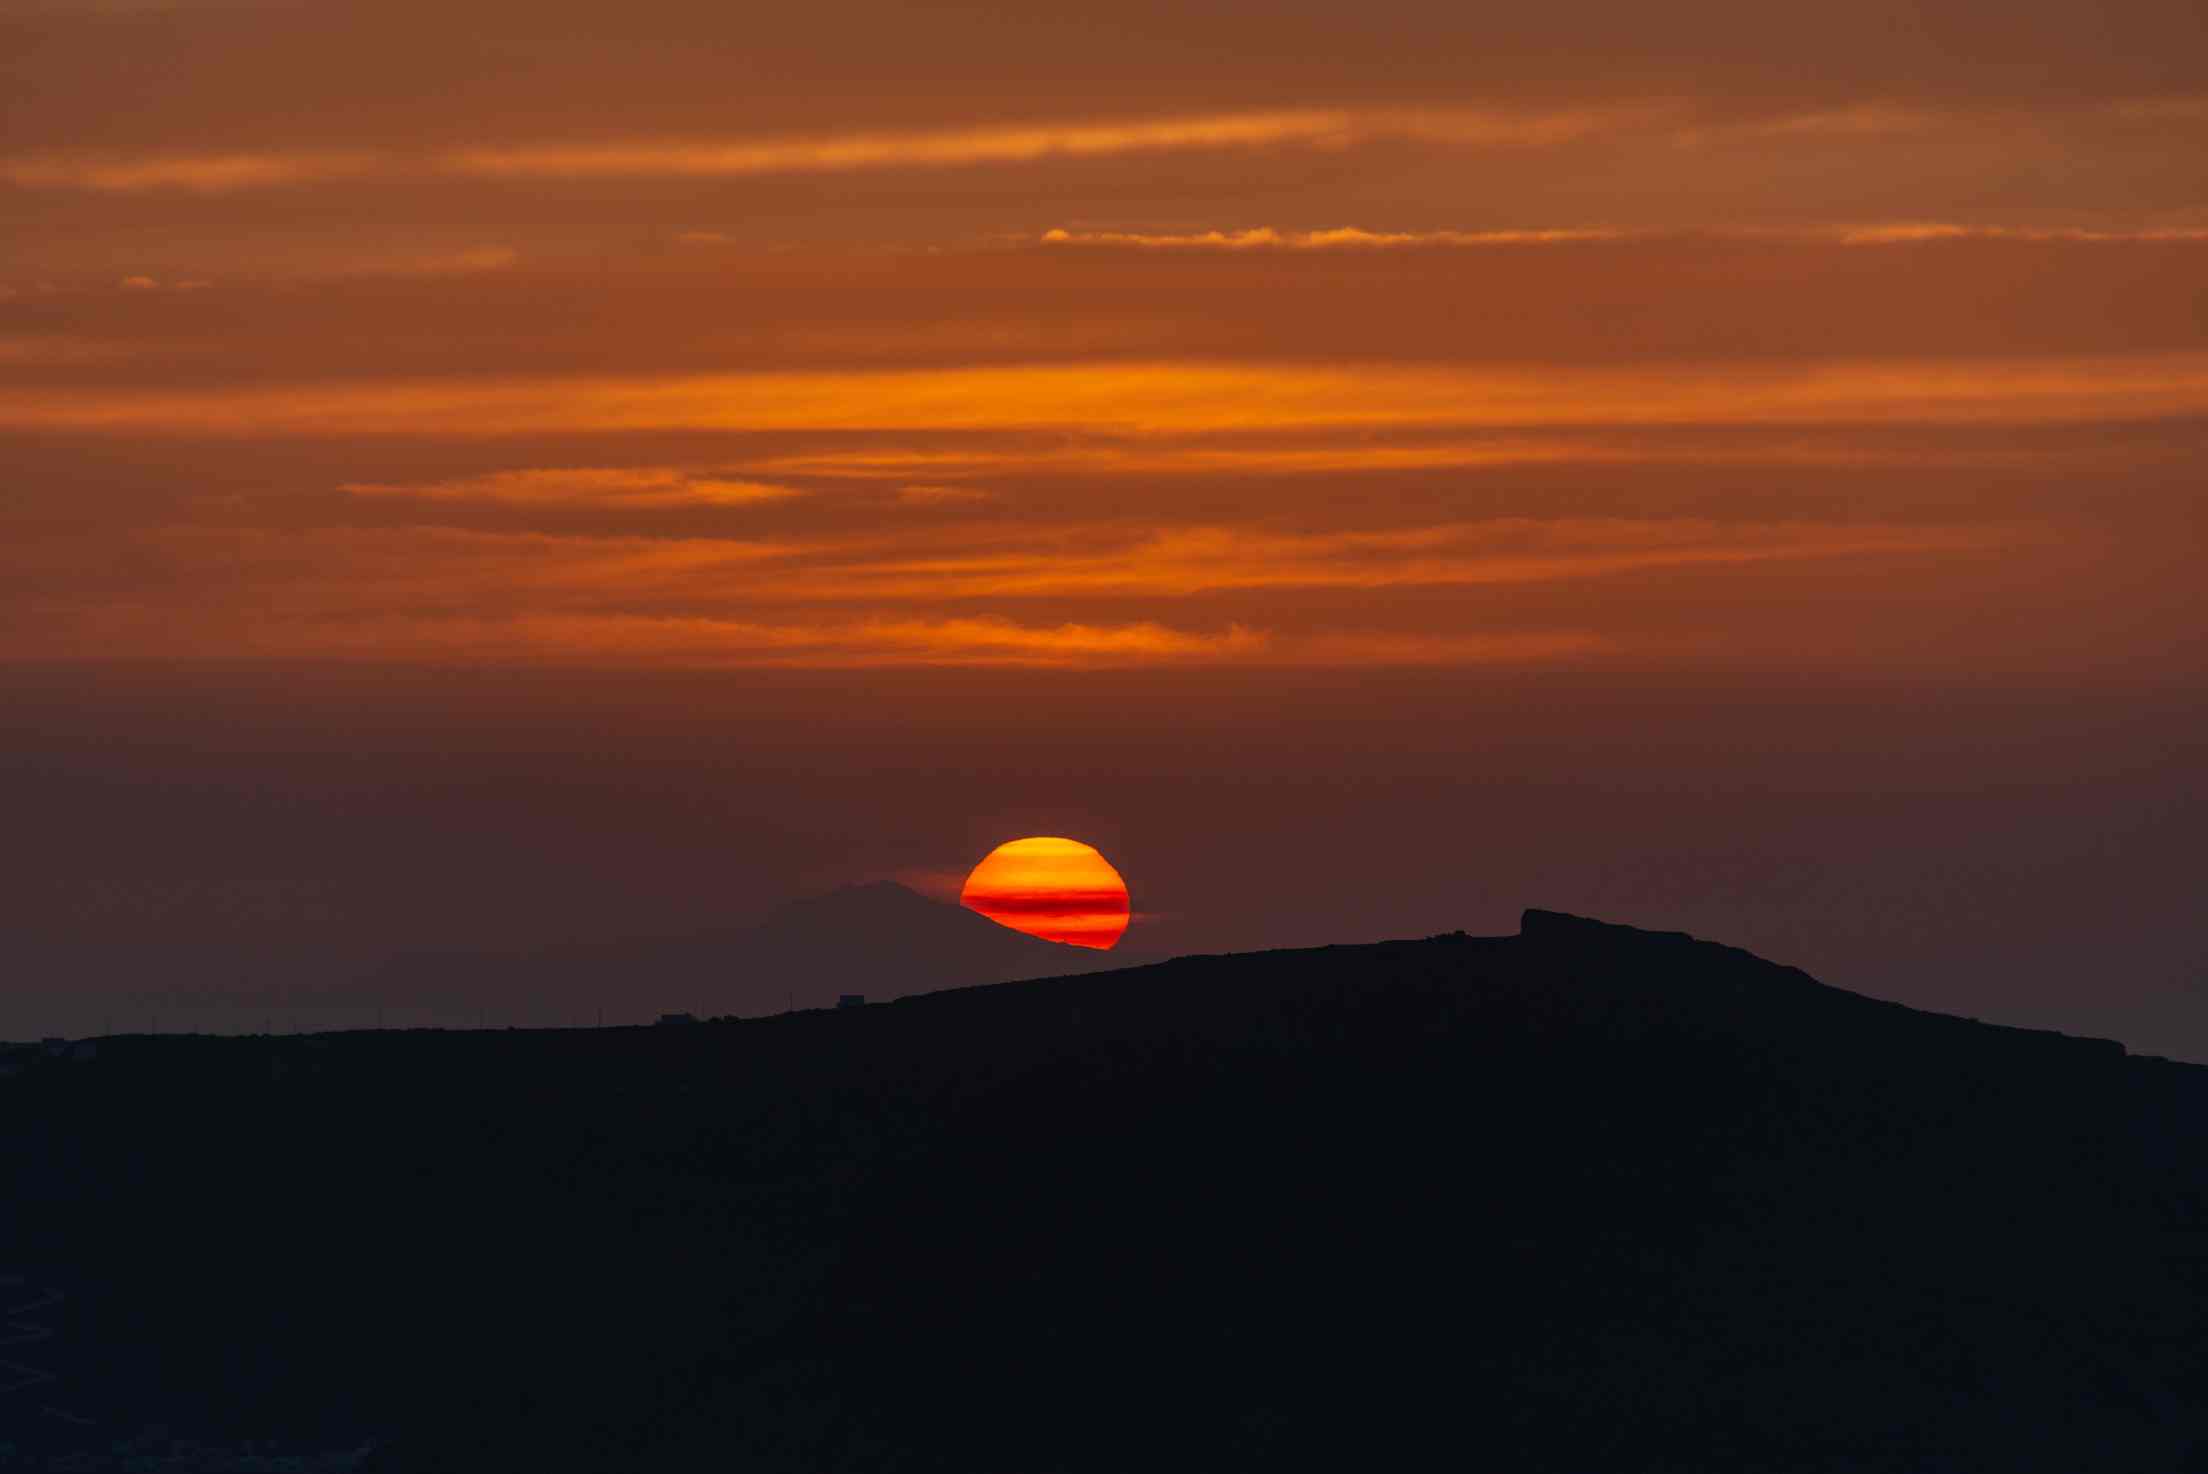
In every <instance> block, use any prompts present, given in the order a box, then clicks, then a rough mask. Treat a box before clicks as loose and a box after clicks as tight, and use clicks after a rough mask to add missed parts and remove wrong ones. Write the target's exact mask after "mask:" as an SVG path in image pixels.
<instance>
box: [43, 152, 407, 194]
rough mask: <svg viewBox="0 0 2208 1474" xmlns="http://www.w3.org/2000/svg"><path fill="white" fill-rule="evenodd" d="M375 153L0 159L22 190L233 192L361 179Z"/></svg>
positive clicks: (377, 165)
mask: <svg viewBox="0 0 2208 1474" xmlns="http://www.w3.org/2000/svg"><path fill="white" fill-rule="evenodd" d="M382 167H383V160H382V159H381V158H380V156H378V155H376V154H371V153H344V152H339V153H331V152H300V153H220V154H158V153H157V154H142V155H121V156H116V155H108V156H101V155H92V154H66V153H64V154H39V155H33V156H30V157H27V158H17V159H9V160H4V161H0V179H5V180H7V181H8V182H9V183H11V184H14V185H16V186H18V187H20V188H23V189H73V190H88V191H92V192H95V193H100V194H137V193H144V192H148V191H163V190H173V191H178V192H183V193H190V194H210V195H220V194H234V193H237V192H239V191H242V190H253V189H272V188H278V187H281V186H286V185H300V184H318V183H324V182H327V181H330V180H338V179H357V178H361V177H364V176H367V175H371V174H374V173H377V172H379V170H380V169H381V168H382Z"/></svg>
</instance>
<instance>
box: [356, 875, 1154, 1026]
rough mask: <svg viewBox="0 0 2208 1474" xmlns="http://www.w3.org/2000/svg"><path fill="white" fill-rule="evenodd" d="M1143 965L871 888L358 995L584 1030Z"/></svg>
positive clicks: (436, 961)
mask: <svg viewBox="0 0 2208 1474" xmlns="http://www.w3.org/2000/svg"><path fill="white" fill-rule="evenodd" d="M1144 960H1147V959H1145V958H1143V957H1142V956H1141V955H1140V954H1139V952H1137V951H1135V950H1133V949H1128V948H1121V949H1115V950H1113V951H1110V952H1099V951H1095V950H1093V949H1090V948H1086V947H1068V946H1062V945H1060V944H1058V943H1056V942H1046V941H1043V940H1041V939H1040V938H1037V937H1030V936H1026V935H1024V934H1022V933H1020V932H1016V931H1013V930H1011V929H1010V928H1008V927H1003V926H999V925H998V924H997V923H996V922H994V921H991V920H990V919H989V918H988V917H986V916H982V915H979V914H977V913H975V912H972V911H969V910H967V909H966V908H965V907H963V906H954V905H949V904H946V903H944V902H941V901H931V900H929V899H928V898H927V897H925V896H923V895H921V894H919V893H918V892H917V891H914V890H911V889H910V888H908V887H906V886H902V885H899V884H897V883H896V882H895V881H888V880H884V881H877V882H874V883H872V884H869V885H853V886H844V887H842V888H841V889H838V890H834V891H830V892H828V893H827V894H825V895H819V896H812V897H808V898H806V899H804V900H799V901H793V902H791V903H789V904H787V905H785V906H782V907H780V908H779V909H777V910H776V911H774V912H773V913H772V914H770V915H769V916H768V917H767V918H766V920H764V921H763V922H760V923H759V924H758V925H755V926H746V927H729V928H724V929H716V930H712V931H707V932H701V933H698V934H695V935H691V936H685V937H675V938H645V939H639V940H633V941H622V942H608V943H598V944H594V945H590V946H580V947H562V948H558V949H554V950H550V951H545V952H540V953H536V954H533V955H528V956H514V955H473V956H470V955H457V956H456V955H451V954H443V955H430V956H413V957H403V958H400V959H397V960H396V961H394V962H393V963H392V964H391V965H390V966H388V967H386V968H384V969H383V970H382V971H381V972H380V973H378V974H377V975H376V976H375V977H373V978H371V979H370V980H369V981H368V982H367V983H365V984H364V985H363V986H362V988H361V995H362V996H363V997H364V998H372V999H375V1000H377V1001H382V1002H389V1003H396V1004H399V1005H402V1006H405V1005H413V1006H436V1005H440V1004H450V1003H451V1002H452V1001H453V1000H455V999H461V1000H485V1003H484V1005H483V1006H486V1007H493V1008H495V1006H496V1004H495V1000H501V999H509V1000H510V999H514V998H526V999H530V1000H533V1001H543V1000H555V1001H556V1003H557V1005H558V1006H559V1008H560V1010H561V1012H562V1013H563V1014H564V1015H565V1016H566V1017H568V1018H571V1019H578V1020H584V1021H587V1020H588V1019H590V1018H591V1017H592V1016H593V1014H594V1013H595V1012H596V1011H597V1010H598V1009H601V1008H608V1006H609V1005H611V1007H610V1010H609V1011H611V1012H612V1013H613V1015H614V1016H615V1017H617V1018H618V1017H622V1016H627V1017H631V1018H652V1017H656V1016H657V1015H659V1014H660V1013H666V1012H688V1013H697V1014H700V1015H703V1016H707V1017H716V1016H721V1015H728V1014H737V1015H755V1014H765V1013H781V1012H785V1011H787V1010H788V1009H790V1008H792V1007H797V1008H817V1007H821V1006H823V1005H825V1004H830V1003H833V1002H834V1001H835V1000H836V998H837V997H838V996H839V995H841V994H844V993H861V994H865V995H866V996H868V997H869V998H872V999H877V1000H884V999H891V998H901V997H904V996H905V995H907V994H911V993H926V992H933V991H935V990H937V989H940V988H947V987H953V986H957V985H961V984H970V983H993V982H1012V981H1015V980H1018V979H1023V978H1037V977H1054V976H1065V975H1069V974H1073V973H1079V972H1094V971H1098V970H1101V969H1104V968H1113V967H1126V966H1129V965H1130V964H1131V963H1135V962H1140V961H1144ZM463 1011H465V1009H464V1008H463ZM494 1021H495V1017H494Z"/></svg>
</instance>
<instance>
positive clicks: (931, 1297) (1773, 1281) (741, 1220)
mask: <svg viewBox="0 0 2208 1474" xmlns="http://www.w3.org/2000/svg"><path fill="white" fill-rule="evenodd" d="M880 991H881V992H885V993H888V992H895V991H898V989H897V988H896V987H895V986H894V985H892V986H889V987H885V988H883V989H881V990H880ZM0 1113H4V1114H0V1120H4V1122H5V1125H4V1127H0V1131H4V1134H5V1138H6V1139H5V1141H4V1142H0V1145H4V1146H5V1148H6V1149H7V1150H6V1160H7V1162H8V1164H9V1165H8V1168H7V1170H8V1172H9V1174H10V1181H9V1183H8V1186H9V1189H10V1193H9V1201H10V1202H11V1203H20V1204H23V1205H25V1211H23V1212H21V1213H20V1214H18V1215H11V1222H10V1224H9V1227H8V1230H7V1233H8V1241H7V1244H6V1252H7V1254H8V1255H9V1256H10V1258H9V1261H8V1263H7V1264H0V1269H6V1268H8V1264H22V1265H25V1266H28V1268H27V1269H26V1270H25V1271H24V1272H26V1273H36V1274H38V1275H43V1276H44V1277H45V1279H46V1280H47V1281H49V1282H51V1283H53V1284H55V1285H57V1286H60V1287H62V1288H63V1289H65V1290H66V1291H67V1292H68V1295H69V1298H68V1299H67V1301H66V1302H65V1304H64V1305H63V1306H62V1307H59V1308H58V1309H57V1310H56V1311H50V1312H48V1322H47V1323H48V1324H49V1325H51V1326H52V1327H53V1328H54V1332H55V1334H54V1335H53V1337H52V1338H51V1339H50V1340H48V1341H47V1342H45V1343H44V1344H42V1345H41V1346H40V1347H37V1348H24V1349H23V1350H21V1351H18V1352H13V1353H11V1352H8V1351H6V1350H0V1356H8V1355H11V1354H13V1355H24V1356H27V1355H28V1354H29V1352H30V1351H31V1350H33V1349H35V1350H37V1351H38V1352H39V1354H40V1355H41V1356H42V1357H44V1358H45V1360H44V1361H42V1362H41V1363H40V1365H41V1366H42V1367H43V1368H44V1369H45V1370H47V1371H48V1372H49V1373H50V1374H51V1375H52V1377H53V1380H52V1381H51V1382H50V1383H48V1384H46V1385H44V1386H42V1387H41V1388H40V1389H39V1390H38V1396H39V1398H40V1400H41V1401H42V1402H44V1403H46V1404H50V1405H51V1406H53V1407H55V1408H58V1409H61V1410H63V1411H66V1412H68V1413H69V1414H71V1415H72V1416H73V1417H75V1418H78V1419H82V1420H83V1423H82V1424H81V1425H80V1424H77V1423H64V1422H62V1421H61V1420H59V1419H58V1418H53V1417H38V1416H26V1415H25V1410H24V1409H22V1408H20V1407H18V1408H14V1409H10V1410H9V1412H8V1416H10V1417H11V1418H12V1419H13V1420H14V1423H13V1426H14V1427H16V1428H17V1429H18V1430H19V1431H18V1433H17V1434H16V1435H15V1436H16V1439H17V1443H18V1445H19V1448H21V1449H22V1450H23V1454H22V1457H24V1458H29V1457H31V1456H32V1451H33V1450H34V1449H36V1450H58V1449H61V1448H64V1447H76V1448H86V1449H93V1448H105V1447H107V1445H108V1442H109V1441H111V1440H112V1439H113V1438H116V1437H120V1436H123V1435H124V1434H126V1433H127V1434H134V1435H135V1434H141V1433H142V1430H143V1429H144V1428H145V1427H146V1426H147V1425H151V1424H162V1425H166V1426H167V1427H168V1428H170V1429H172V1430H174V1429H189V1430H190V1432H191V1434H192V1436H193V1437H195V1438H199V1439H202V1440H204V1441H206V1442H207V1443H209V1444H212V1445H219V1446H223V1447H231V1446H235V1445H236V1444H238V1443H239V1442H240V1441H242V1440H244V1439H247V1438H257V1439H276V1440H279V1441H280V1442H281V1446H283V1447H286V1448H308V1447H319V1448H338V1447H343V1446H350V1445H351V1444H353V1443H359V1442H365V1441H369V1440H373V1442H374V1444H375V1449H374V1452H373V1453H372V1454H371V1455H370V1456H369V1457H368V1459H367V1463H368V1465H369V1466H370V1467H372V1468H374V1469H376V1470H379V1471H392V1474H416V1471H427V1470H451V1471H456V1474H457V1471H470V1474H473V1471H481V1470H487V1469H531V1470H545V1469H574V1470H585V1469H591V1470H610V1469H630V1470H652V1469H666V1470H695V1469H699V1468H729V1469H743V1470H762V1471H769V1470H771V1471H800V1470H802V1471H809V1474H810V1471H827V1470H854V1471H856V1470H905V1469H910V1470H921V1469H929V1470H944V1471H952V1470H957V1471H969V1474H985V1471H1005V1474H1011V1471H1041V1470H1095V1471H1116V1470H1135V1469H1145V1470H1149V1469H1184V1470H1192V1471H1193V1470H1218V1469H1263V1468H1279V1469H1306V1468H1308V1469H1328V1470H1335V1469H1342V1468H1355V1467H1373V1468H1385V1467H1420V1466H1424V1465H1425V1463H1426V1462H1427V1461H1428V1460H1429V1459H1433V1460H1440V1459H1446V1460H1448V1461H1449V1463H1450V1464H1451V1465H1452V1466H1461V1467H1487V1468H1497V1469H1544V1468H1555V1469H1559V1470H1562V1469H1602V1470H1606V1471H1636V1470H1659V1469H1662V1470H1673V1469H1676V1470H1689V1469H1696V1470H1707V1469H1714V1468H1727V1467H1735V1468H1754V1469H1759V1470H1796V1469H1798V1470H1804V1471H1807V1470H1812V1469H1815V1470H1827V1469H1890V1470H1896V1471H1899V1470H1926V1469H1940V1468H1954V1469H1977V1468H2000V1469H2004V1470H2016V1469H2047V1470H2055V1469H2063V1470H2070V1469H2076V1468H2085V1467H2091V1468H2096V1469H2137V1470H2141V1471H2144V1470H2150V1469H2151V1470H2172V1469H2183V1468H2199V1467H2208V1463H2204V1462H2203V1459H2204V1457H2208V1419H2204V1415H2203V1413H2202V1412H2201V1411H2200V1410H2201V1409H2203V1408H2208V1378H2204V1377H2203V1373H2202V1367H2201V1362H2200V1359H2199V1357H2198V1355H2197V1350H2198V1347H2199V1345H2200V1344H2201V1341H2202V1329H2203V1311H2204V1309H2208V1263H2204V1259H2203V1246H2204V1245H2203V1234H2202V1232H2201V1228H2202V1224H2203V1221H2204V1220H2203V1207H2204V1201H2208V1169H2204V1167H2203V1165H2202V1164H2203V1162H2204V1161H2208V1155H2204V1153H2203V1151H2202V1148H2203V1146H2204V1145H2208V1070H2201V1069H2198V1068H2194V1067H2189V1066H2179V1065H2172V1064H2169V1063H2167V1062H2162V1061H2155V1060H2144V1059H2135V1058H2129V1057H2127V1056H2126V1055H2125V1054H2124V1053H2123V1051H2122V1050H2121V1049H2120V1048H2119V1047H2118V1046H2116V1045H2114V1044H2110V1043H2106V1042H2102V1041H2094V1040H2080V1039H2069V1038H2064V1037H2061V1036H2056V1035H2048V1034H2041V1033H2032V1032H2026V1031H2021V1030H2013V1029H2003V1028H1997V1027H1994V1026H1990V1025H1985V1024H1979V1023H1974V1022H1970V1021H1966V1020H1961V1019H1953V1018H1947V1017H1943V1016H1938V1015H1931V1014H1925V1013H1920V1012H1915V1011H1912V1010H1909V1009H1906V1008H1902V1007H1899V1006H1897V1005H1893V1004H1887V1003H1881V1002H1876V1001H1873V1000H1870V999H1866V998H1862V997H1859V996H1856V995H1852V994H1849V993H1845V992H1841V991H1839V990H1836V989H1832V988H1827V987H1824V986H1821V985H1819V984H1818V983H1816V982H1815V981H1814V980H1812V979H1810V978H1808V977H1807V976H1805V975H1803V974H1801V973H1799V972H1796V971H1793V970H1791V969H1787V968H1783V967H1778V966H1774V965H1772V964H1770V963H1766V962H1763V961H1760V960H1758V959H1756V958H1754V957H1752V956H1749V955H1747V954H1745V953H1742V952H1738V951H1734V950H1732V949H1728V948H1724V947H1720V946H1715V945H1711V944H1708V943H1704V942H1698V941H1694V940H1692V939H1690V938H1687V937H1684V936H1677V935H1670V934H1657V933H1648V932H1638V931H1631V930H1628V929H1625V928H1615V927H1606V926H1602V925H1600V924H1597V923H1592V922H1586V921H1580V920H1576V919H1573V918H1569V917H1561V916H1556V915H1552V914H1549V913H1542V912H1531V913H1528V915H1527V918H1526V923H1525V927H1524V929H1523V931H1522V932H1521V934H1520V935H1518V936H1515V937H1502V938H1478V937H1466V936H1462V935H1456V936H1446V937H1437V938H1432V939H1428V940H1425V941H1415V942H1399V943H1386V944H1379V945H1373V946H1357V947H1333V948H1322V949H1318V950H1313V951H1301V952H1277V953H1264V954H1249V955H1238V956H1227V957H1205V958H1184V959H1180V960H1178V961H1174V962H1169V963H1163V964H1159V965H1156V966H1152V967H1145V968H1139V969H1135V970H1131V971H1123V972H1115V973H1104V974H1096V975H1091V976H1085V977H1077V978H1061V979H1054V980H1050V981H1045V982H1035V983H1016V984H1005V985H999V986H993V987H981V988H971V989H963V990H958V991H952V992H943V993H935V994H931V995H927V996H921V997H912V998H907V999H904V1000H903V1001H900V1002H896V1003H893V1004H888V1005H879V1006H870V1007H867V1008H864V1009H854V1010H849V1011H843V1012H817V1013H808V1014H796V1015H791V1016H786V1017H781V1018H772V1019H763V1020H755V1021H749V1022H743V1023H732V1024H725V1025H700V1026H694V1027H667V1028H653V1029H632V1030H608V1031H573V1032H567V1033H534V1034H532V1033H522V1032H513V1033H503V1032H502V1033H491V1034H362V1035H341V1036H325V1037H321V1038H313V1039H279V1040H265V1039H247V1040H224V1039H126V1040H119V1041H108V1042H105V1043H103V1044H102V1045H101V1047H100V1050H99V1053H98V1057H97V1058H96V1059H94V1060H90V1061H85V1062H77V1063H73V1062H71V1061H69V1060H67V1059H45V1058H43V1057H42V1058H40V1059H39V1060H38V1061H37V1062H36V1063H35V1064H34V1065H33V1066H32V1067H31V1068H28V1069H26V1070H24V1071H23V1072H22V1073H20V1074H19V1075H18V1076H16V1077H15V1078H13V1079H10V1080H4V1081H0ZM9 1395H10V1394H0V1398H4V1397H6V1396H9ZM5 1407H7V1404H6V1403H5V1402H0V1408H5ZM38 1456H39V1457H44V1456H45V1455H44V1454H43V1453H41V1454H39V1455H38ZM2188 1461H2190V1462H2188ZM117 1467H120V1466H119V1465H118V1466H117Z"/></svg>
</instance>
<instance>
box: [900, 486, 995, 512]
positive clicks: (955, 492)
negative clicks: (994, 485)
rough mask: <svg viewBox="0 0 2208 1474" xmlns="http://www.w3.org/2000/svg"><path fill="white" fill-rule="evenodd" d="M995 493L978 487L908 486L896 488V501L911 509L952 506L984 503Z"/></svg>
mask: <svg viewBox="0 0 2208 1474" xmlns="http://www.w3.org/2000/svg"><path fill="white" fill-rule="evenodd" d="M995 495H996V494H995V493H994V492H990V491H984V490H983V489H982V488H980V487H978V486H929V485H910V486H900V487H898V488H897V500H899V501H901V502H903V503H904V504H905V505H907V506H911V507H943V506H954V505H957V504H959V503H962V502H986V501H991V500H994V499H995Z"/></svg>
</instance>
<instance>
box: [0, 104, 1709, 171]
mask: <svg viewBox="0 0 2208 1474" xmlns="http://www.w3.org/2000/svg"><path fill="white" fill-rule="evenodd" d="M1679 111H1680V108H1679V105H1677V104H1674V103H1663V102H1652V103H1630V104H1623V105H1615V106H1602V107H1579V108H1561V109H1554V108H1552V109H1522V110H1508V109H1484V110H1483V109H1466V108H1425V109H1403V108H1393V109H1370V108H1325V107H1318V108H1287V109H1273V110H1267V111H1252V112H1228V113H1201V114H1187V115H1175V116H1167V117H1147V118H1142V117H1137V118H1119V119H1099V120H1091V121H1080V120H1056V121H1036V122H1031V123H1015V124H991V125H985V126H944V127H934V128H908V129H895V130H866V131H849V132H835V133H815V134H802V135H785V136H755V137H740V138H646V139H608V140H603V141H597V142H588V143H567V142H563V143H550V142H528V141H523V142H516V143H509V144H493V145H480V146H469V147H463V148H452V149H446V150H442V151H434V150H433V151H418V152H411V153H408V152H397V151H389V150H380V151H369V150H353V151H342V150H296V151H290V150H269V151H252V152H247V151H228V152H221V153H206V154H183V153H148V154H136V155H131V154H96V153H46V154H36V155H30V156H21V157H17V158H14V159H8V160H4V161H0V178H4V179H6V180H8V181H9V182H11V183H13V184H16V185H18V186H20V187H22V188H25V189H70V190H89V191H95V192H100V193H110V194H125V193H141V192H149V191H182V192H191V193H198V194H230V193H236V192H240V191H244V190H254V189H273V188H282V187H287V186H299V185H309V184H322V183H329V182H333V181H340V180H349V179H360V178H366V177H373V176H424V175H445V176H458V177H463V178H495V179H542V180H558V179H589V178H744V177H758V176H769V175H801V174H842V173H850V172H853V171H857V170H870V169H911V168H925V169H946V168H970V167H974V166H980V165H993V164H1024V163H1032V162H1037V161H1041V160H1050V159H1099V158H1119V157H1133V156H1141V155H1146V154H1167V153H1189V152H1200V151H1213V152H1216V151H1220V150H1247V149H1264V148H1305V149H1309V148H1318V149H1343V148H1350V147H1354V146H1357V145H1361V144H1367V143H1374V142H1384V141H1388V140H1402V141H1412V142H1421V143H1429V144H1438V145H1444V146H1449V147H1455V148H1471V149H1516V148H1544V147H1553V146H1555V145H1558V144H1561V143H1567V142H1570V141H1572V140H1574V139H1578V138H1583V137H1586V136H1589V135H1591V134H1595V133H1600V132H1604V131H1616V130H1619V129H1625V128H1636V127H1646V126H1649V125H1650V124H1651V123H1652V122H1655V121H1658V120H1661V119H1665V118H1669V117H1672V116H1674V115H1676V114H1678V113H1679Z"/></svg>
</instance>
